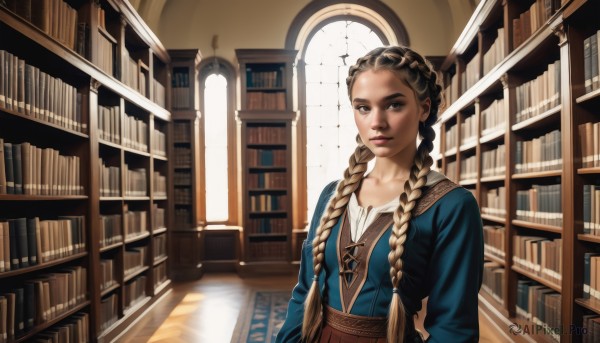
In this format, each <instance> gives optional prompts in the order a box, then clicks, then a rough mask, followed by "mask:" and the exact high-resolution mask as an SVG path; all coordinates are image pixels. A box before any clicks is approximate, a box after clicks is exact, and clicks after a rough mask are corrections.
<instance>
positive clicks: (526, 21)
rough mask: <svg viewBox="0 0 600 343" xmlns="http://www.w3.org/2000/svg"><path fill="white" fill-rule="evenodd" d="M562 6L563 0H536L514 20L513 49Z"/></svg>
mask: <svg viewBox="0 0 600 343" xmlns="http://www.w3.org/2000/svg"><path fill="white" fill-rule="evenodd" d="M560 7H561V0H536V1H535V2H534V3H533V4H531V6H530V7H529V9H527V10H526V11H525V12H523V13H521V14H520V15H519V17H518V18H514V19H513V20H512V27H513V49H516V48H517V47H518V46H519V45H521V44H522V43H523V42H525V41H526V40H527V39H528V38H529V37H531V35H532V34H533V33H535V32H536V31H537V30H538V29H539V28H540V27H542V26H543V25H544V24H545V23H546V22H547V21H548V19H550V17H552V15H553V14H554V12H556V11H557V10H558V9H559V8H560Z"/></svg>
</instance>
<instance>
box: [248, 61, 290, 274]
mask: <svg viewBox="0 0 600 343" xmlns="http://www.w3.org/2000/svg"><path fill="white" fill-rule="evenodd" d="M296 53H297V51H295V50H280V49H238V50H236V56H237V60H238V62H239V68H240V95H241V96H240V99H241V103H240V110H238V111H237V117H238V120H239V121H240V123H241V132H242V135H241V148H242V164H241V166H242V168H241V170H242V227H243V231H242V242H241V261H240V265H239V269H238V270H239V272H240V274H242V275H244V274H247V273H277V272H279V273H281V272H289V271H291V270H292V269H291V268H290V267H291V261H292V254H293V253H292V238H293V235H292V218H293V216H292V215H293V212H292V191H291V190H292V187H291V185H292V184H291V182H292V159H291V150H292V149H291V143H292V141H291V136H292V123H293V121H294V120H295V117H296V112H295V111H294V110H293V102H292V101H293V93H292V92H293V89H292V67H293V62H294V59H295V56H296Z"/></svg>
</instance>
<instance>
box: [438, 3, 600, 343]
mask: <svg viewBox="0 0 600 343" xmlns="http://www.w3.org/2000/svg"><path fill="white" fill-rule="evenodd" d="M599 10H600V6H599V4H598V2H595V1H585V0H581V1H579V0H572V1H533V0H531V1H511V0H509V1H482V2H481V3H480V4H479V6H478V7H477V9H476V11H475V13H474V14H473V17H472V18H471V21H470V22H469V25H468V26H467V27H465V30H464V31H463V33H462V34H461V36H460V38H459V39H458V41H457V42H456V44H455V45H454V47H453V49H452V51H451V52H450V54H449V55H448V56H447V58H446V60H445V61H444V63H443V64H442V67H441V72H442V73H443V74H444V81H445V91H444V92H445V96H446V98H447V99H449V100H450V101H449V103H448V106H447V107H446V109H445V111H444V113H442V114H441V120H440V123H441V124H440V131H441V137H442V139H441V145H442V147H441V149H440V151H442V152H444V153H442V154H441V156H440V158H439V159H438V160H437V164H438V166H439V167H441V168H442V170H443V171H444V172H445V173H447V174H450V175H464V174H465V173H467V174H468V175H469V176H474V178H468V179H467V180H469V182H466V183H465V182H461V184H463V185H464V186H465V187H466V188H468V189H470V190H471V191H472V192H473V193H474V194H475V196H476V198H477V200H478V202H479V205H480V207H481V210H482V219H483V222H484V223H483V224H484V240H485V246H486V251H485V260H486V264H485V267H484V286H483V287H482V290H481V292H480V305H481V306H480V308H482V309H483V310H484V311H485V312H486V314H488V315H489V316H490V317H491V318H493V319H494V321H496V322H497V324H498V325H499V327H507V326H508V325H510V324H512V323H518V324H520V325H542V326H545V327H546V328H550V329H548V330H545V331H543V332H541V333H539V332H538V334H537V335H523V334H521V335H515V336H512V338H514V340H516V341H531V340H532V339H533V340H535V341H542V342H552V341H560V342H582V341H588V340H589V341H595V340H597V339H598V338H597V337H595V336H586V335H585V334H584V333H585V332H587V334H588V335H592V334H593V331H594V330H596V331H597V328H600V326H598V325H600V322H598V320H597V319H596V318H598V317H600V308H599V307H598V306H597V302H598V298H597V297H598V296H600V294H598V292H597V289H598V288H599V287H600V284H598V283H597V282H598V281H597V277H596V275H600V274H598V273H597V271H598V269H597V267H596V264H595V263H596V262H597V261H598V260H597V259H596V258H595V257H594V254H595V253H598V252H600V249H599V248H600V246H599V245H598V242H600V240H599V239H598V236H597V234H596V232H597V231H596V229H597V227H598V226H597V221H598V219H597V218H600V215H598V213H600V212H598V211H599V210H598V209H599V208H600V207H599V205H598V204H600V201H599V200H596V199H600V198H597V197H598V196H599V195H600V193H597V191H596V187H597V186H598V185H599V181H600V179H599V178H598V175H599V170H598V167H597V166H598V162H597V161H598V159H597V155H598V152H597V149H596V148H597V147H598V146H599V145H598V139H597V138H598V137H600V136H599V135H598V131H597V130H598V129H597V128H598V127H600V126H598V123H599V122H600V119H599V117H598V113H597V109H598V105H600V101H599V99H600V96H599V94H600V92H599V91H598V87H599V84H598V67H597V66H598V64H599V62H598V51H597V50H598V48H597V47H598V44H597V43H598V37H599V36H600V35H599V34H598V32H599V30H600V24H598V21H597V20H596V19H595V17H594V15H593V14H592V13H597V12H598V11H599ZM594 39H595V43H594ZM474 59H475V60H477V59H479V61H473V60H474ZM477 63H479V64H480V66H479V67H472V68H471V69H469V70H467V69H468V67H466V66H467V65H468V66H469V67H470V66H472V65H475V64H477ZM475 69H476V70H475ZM477 73H478V77H475V79H474V80H472V82H471V83H468V84H467V85H466V86H465V82H467V80H469V79H470V78H471V77H474V76H473V75H476V74H477ZM471 117H474V120H475V121H479V123H478V124H473V122H472V121H471V120H470V118H471ZM471 124H473V125H474V126H473V128H474V129H475V139H476V141H477V143H476V145H475V147H474V148H472V147H471V145H466V144H465V146H460V145H459V146H458V148H456V144H455V142H461V141H463V139H462V137H464V135H465V133H472V130H471V131H469V130H462V131H459V132H458V133H457V132H456V131H457V129H455V127H456V126H459V127H469V128H471V126H470V125H471ZM473 150H474V151H473ZM465 153H466V154H465ZM471 156H476V157H475V160H474V161H472V160H471V161H470V162H463V163H461V164H459V165H457V164H455V162H456V161H457V160H462V159H463V158H465V157H466V158H469V157H471ZM465 168H467V169H466V170H465ZM473 173H474V174H473ZM532 304H533V305H532ZM530 305H531V306H530ZM540 310H543V311H544V313H542V312H540ZM551 328H561V329H562V331H561V330H552V329H551Z"/></svg>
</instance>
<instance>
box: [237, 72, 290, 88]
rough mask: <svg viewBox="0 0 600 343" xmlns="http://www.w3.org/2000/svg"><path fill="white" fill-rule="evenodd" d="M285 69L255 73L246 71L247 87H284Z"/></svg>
mask: <svg viewBox="0 0 600 343" xmlns="http://www.w3.org/2000/svg"><path fill="white" fill-rule="evenodd" d="M282 78H283V67H282V68H281V69H279V70H268V71H253V70H252V69H250V68H247V69H246V87H247V88H252V87H260V88H274V87H283V84H282V80H283V79H282Z"/></svg>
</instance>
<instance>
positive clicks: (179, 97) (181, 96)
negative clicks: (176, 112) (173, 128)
mask: <svg viewBox="0 0 600 343" xmlns="http://www.w3.org/2000/svg"><path fill="white" fill-rule="evenodd" d="M171 106H172V107H173V108H174V109H187V108H189V107H190V89H189V88H187V87H186V88H172V89H171Z"/></svg>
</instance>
